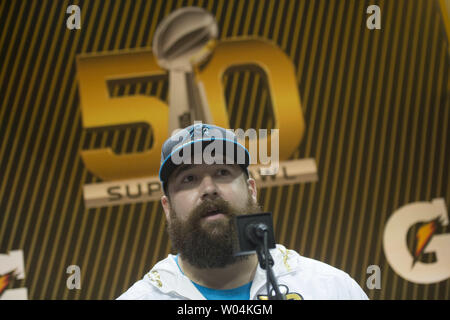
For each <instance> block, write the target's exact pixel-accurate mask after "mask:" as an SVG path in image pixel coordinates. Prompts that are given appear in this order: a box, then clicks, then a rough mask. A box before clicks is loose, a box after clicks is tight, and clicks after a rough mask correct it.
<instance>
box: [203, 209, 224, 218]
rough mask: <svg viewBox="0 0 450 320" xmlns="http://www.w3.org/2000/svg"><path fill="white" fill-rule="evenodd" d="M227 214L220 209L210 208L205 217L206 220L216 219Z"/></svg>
mask: <svg viewBox="0 0 450 320" xmlns="http://www.w3.org/2000/svg"><path fill="white" fill-rule="evenodd" d="M224 216H225V214H224V213H223V212H222V211H221V210H220V209H215V208H214V209H209V210H207V211H206V213H205V215H204V216H203V219H205V220H215V219H220V218H222V217H224Z"/></svg>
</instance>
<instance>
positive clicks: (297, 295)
mask: <svg viewBox="0 0 450 320" xmlns="http://www.w3.org/2000/svg"><path fill="white" fill-rule="evenodd" d="M278 288H279V289H280V292H281V293H282V294H284V295H285V296H286V300H304V299H303V296H302V295H301V294H300V293H297V292H289V288H288V286H286V285H284V284H280V285H278ZM270 296H271V297H275V290H274V289H273V288H272V289H271V290H270ZM258 300H269V297H268V296H267V295H262V294H259V295H258Z"/></svg>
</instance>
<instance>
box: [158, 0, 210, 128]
mask: <svg viewBox="0 0 450 320" xmlns="http://www.w3.org/2000/svg"><path fill="white" fill-rule="evenodd" d="M217 34H218V28H217V24H216V21H215V19H214V16H213V15H212V14H211V13H209V12H207V11H206V10H204V9H202V8H197V7H186V8H181V9H178V10H176V11H174V12H172V13H171V14H170V15H168V16H167V17H166V18H164V19H163V21H162V22H161V23H160V24H159V25H158V27H157V29H156V32H155V35H154V37H153V51H154V53H155V56H156V59H157V61H158V64H159V65H160V66H161V67H162V68H164V69H166V70H168V71H169V135H171V134H172V132H173V130H175V129H178V128H185V127H187V126H189V125H191V124H193V123H194V121H202V122H206V123H213V119H212V116H211V113H210V111H209V107H208V103H207V101H206V95H205V92H204V89H203V86H202V83H200V82H198V81H196V79H195V75H194V68H196V67H197V66H199V65H200V64H201V63H203V62H204V61H206V59H207V58H208V57H209V56H210V55H211V53H212V51H213V48H214V44H215V41H216V39H217Z"/></svg>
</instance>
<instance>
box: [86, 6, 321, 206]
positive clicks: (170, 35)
mask: <svg viewBox="0 0 450 320" xmlns="http://www.w3.org/2000/svg"><path fill="white" fill-rule="evenodd" d="M217 34H218V32H217V24H216V22H215V19H214V16H213V15H211V14H210V13H209V12H207V11H205V10H203V9H201V8H195V7H187V8H182V9H178V10H176V11H174V12H172V13H171V14H170V15H169V16H167V17H166V18H165V19H164V20H163V21H162V22H161V23H160V24H159V26H158V28H157V30H156V32H155V35H154V38H153V46H152V50H150V49H141V50H132V51H128V52H119V53H118V52H114V53H97V54H89V55H82V56H78V57H77V72H78V85H79V86H78V89H79V95H80V100H81V111H82V122H83V128H84V129H87V130H93V129H94V130H95V129H100V128H103V129H104V128H108V127H109V128H114V127H117V126H123V125H132V124H137V123H141V124H142V123H144V124H146V125H148V127H149V128H150V129H151V133H152V141H153V143H152V146H151V148H150V149H148V150H146V151H144V152H139V153H127V154H116V153H114V152H113V151H112V149H111V148H103V149H94V150H82V151H81V157H82V159H83V162H84V164H85V166H86V168H87V169H88V170H89V171H90V172H91V173H93V174H94V175H95V176H97V177H99V178H101V179H102V180H104V181H105V182H104V183H100V184H95V185H86V186H84V199H85V205H86V207H98V206H105V205H114V204H123V203H131V202H141V201H149V200H156V199H159V198H160V196H161V189H160V188H161V187H160V184H159V180H158V178H157V173H158V169H159V166H160V159H161V158H160V152H161V147H162V144H163V142H164V141H165V140H166V139H167V138H168V137H169V134H171V133H172V132H173V130H175V129H178V128H183V127H186V126H187V125H189V124H192V123H194V122H195V121H203V122H205V123H212V124H215V125H218V126H221V127H224V128H229V127H230V124H229V118H228V114H227V108H226V101H225V100H226V99H225V96H224V83H223V78H224V75H225V73H226V72H228V71H229V70H246V69H247V70H248V68H257V69H258V70H260V71H262V73H263V74H264V75H265V78H266V79H265V80H266V81H265V82H266V83H267V86H268V88H267V89H268V91H269V96H270V100H271V106H272V109H273V110H272V113H273V115H274V122H275V123H274V128H278V129H281V130H278V129H277V131H275V132H271V134H267V135H265V136H261V135H260V136H259V137H258V145H262V144H264V145H270V144H271V143H272V144H273V143H274V142H273V141H274V139H273V138H274V137H276V144H277V150H276V151H277V153H278V154H277V156H278V158H279V160H280V162H279V164H277V166H279V170H277V171H276V172H272V175H268V174H267V172H266V173H265V174H264V166H261V163H258V162H257V159H258V156H256V157H254V156H253V155H252V160H253V161H252V163H251V164H252V165H251V166H250V171H251V173H252V174H253V176H254V177H255V179H256V180H257V183H258V184H259V186H261V187H264V186H271V185H283V184H289V183H299V182H307V181H315V180H317V168H316V164H315V161H314V159H299V160H290V161H287V159H289V157H291V156H292V154H293V153H294V151H295V150H296V149H297V148H298V146H299V144H300V142H301V140H302V138H303V135H304V132H305V121H304V118H303V113H302V108H301V102H300V97H299V93H298V86H297V83H296V78H295V70H294V65H293V63H292V62H291V61H290V60H289V58H288V57H287V55H286V54H285V53H284V52H283V51H282V50H281V49H280V48H279V47H277V46H276V45H275V44H273V43H271V42H269V41H267V40H265V39H258V38H241V39H238V38H234V39H229V40H223V41H218V40H217ZM161 77H165V78H167V79H168V82H169V97H168V99H169V105H167V104H166V103H165V102H164V101H162V100H160V99H158V98H156V97H153V96H143V95H135V96H126V97H111V96H110V93H109V90H108V82H111V81H118V82H121V83H122V84H126V83H133V82H136V81H143V80H148V81H149V80H152V79H161ZM242 142H243V143H245V141H242ZM249 143H251V141H250V142H249ZM250 152H251V151H250ZM276 161H278V159H276ZM277 168H278V167H277ZM132 193H133V194H134V195H135V194H138V196H137V197H136V196H133V197H132V196H130V195H131V194H132ZM127 195H128V196H127Z"/></svg>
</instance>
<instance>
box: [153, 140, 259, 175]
mask: <svg viewBox="0 0 450 320" xmlns="http://www.w3.org/2000/svg"><path fill="white" fill-rule="evenodd" d="M213 141H223V143H224V146H223V149H222V150H223V151H224V152H223V154H224V155H226V152H225V151H226V150H227V148H226V145H230V144H233V155H234V164H238V165H239V166H241V168H242V169H243V170H244V171H247V167H248V165H249V164H250V154H249V152H248V150H247V149H246V148H245V147H244V146H243V145H241V144H240V143H238V142H237V141H233V140H228V139H199V140H194V141H190V142H189V143H186V144H184V145H182V146H180V147H179V148H176V149H174V150H173V151H172V152H171V153H170V155H169V156H167V157H166V159H164V162H163V163H162V165H161V167H160V169H159V179H160V180H161V181H162V182H167V181H168V180H169V177H170V175H171V174H172V172H173V171H174V170H175V169H176V168H177V167H178V166H180V165H183V164H190V160H191V159H189V163H181V164H180V163H177V164H175V163H174V162H173V161H172V155H174V154H175V153H179V154H181V153H182V152H183V151H184V150H185V149H187V148H193V145H194V144H197V143H202V148H201V150H202V152H203V150H204V149H205V147H206V146H207V145H209V144H210V143H212V142H213ZM191 151H192V149H191ZM194 151H195V150H194ZM242 152H243V154H244V159H240V157H239V156H238V155H241V154H242ZM191 154H193V152H191ZM202 159H203V158H202ZM242 160H243V161H242ZM240 162H243V163H240ZM227 164H228V163H227Z"/></svg>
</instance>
